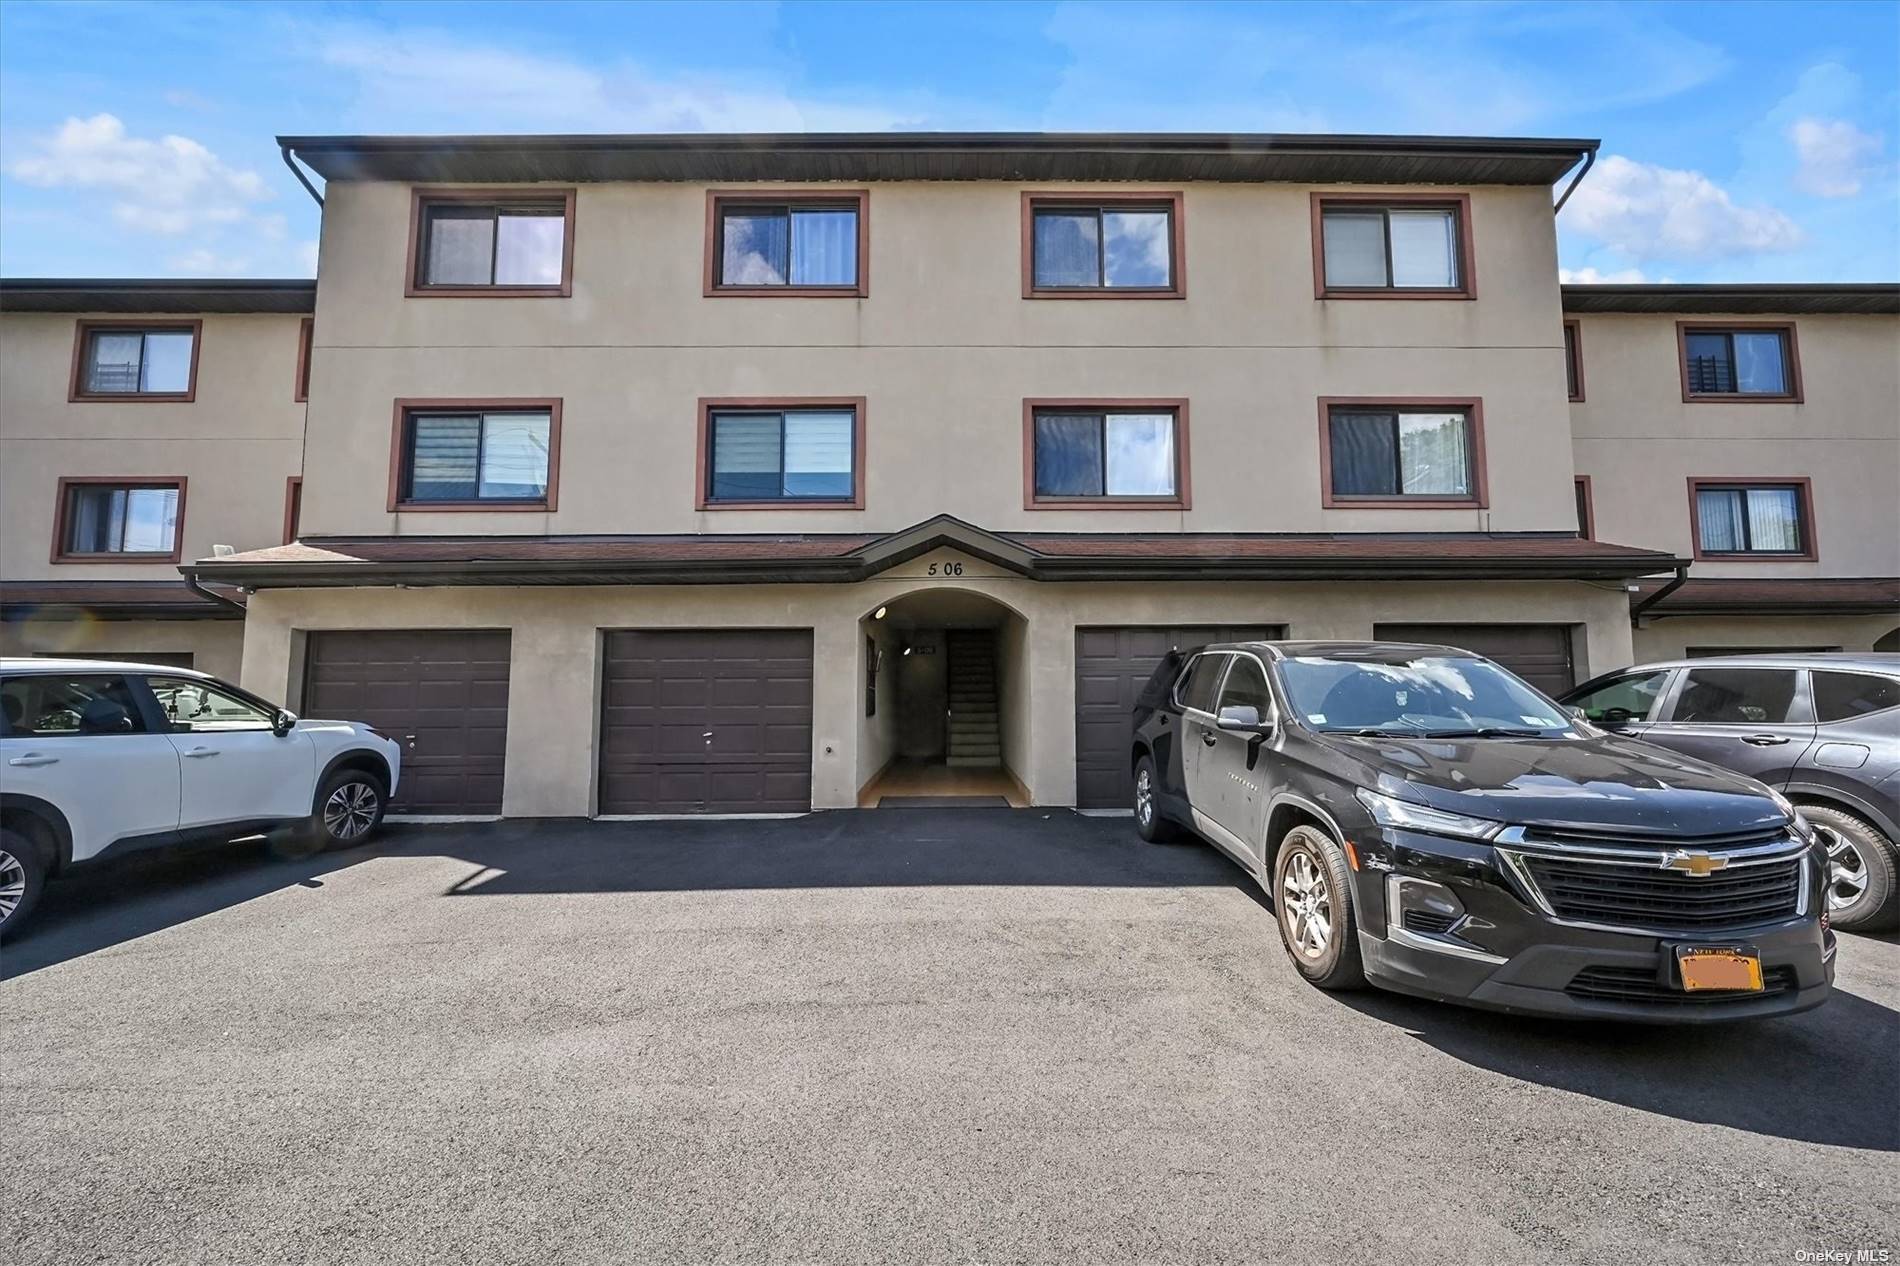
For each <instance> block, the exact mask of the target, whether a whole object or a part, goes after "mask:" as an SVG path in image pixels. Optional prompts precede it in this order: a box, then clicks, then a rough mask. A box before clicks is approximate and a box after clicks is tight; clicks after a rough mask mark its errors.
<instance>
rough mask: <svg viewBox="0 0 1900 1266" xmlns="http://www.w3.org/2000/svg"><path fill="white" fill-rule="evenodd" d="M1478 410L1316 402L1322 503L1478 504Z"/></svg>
mask: <svg viewBox="0 0 1900 1266" xmlns="http://www.w3.org/2000/svg"><path fill="white" fill-rule="evenodd" d="M1480 410H1481V406H1480V405H1479V403H1478V402H1477V401H1476V400H1455V401H1454V400H1416V399H1414V400H1395V401H1384V400H1326V401H1322V402H1321V404H1320V424H1321V427H1322V429H1323V431H1324V434H1323V435H1322V437H1321V438H1322V441H1323V443H1322V445H1321V449H1320V453H1321V458H1322V460H1321V466H1322V468H1323V476H1324V479H1325V486H1324V488H1323V489H1322V491H1323V493H1324V496H1323V498H1322V504H1324V505H1326V506H1329V507H1331V506H1339V507H1349V506H1358V505H1364V506H1401V507H1409V506H1414V505H1416V506H1425V507H1431V506H1482V505H1484V504H1485V490H1484V430H1483V423H1482V420H1481V412H1480Z"/></svg>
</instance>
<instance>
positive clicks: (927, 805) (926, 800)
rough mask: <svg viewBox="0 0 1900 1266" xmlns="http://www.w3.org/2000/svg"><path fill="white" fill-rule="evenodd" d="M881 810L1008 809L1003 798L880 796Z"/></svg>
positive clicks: (878, 802) (1007, 803) (879, 805)
mask: <svg viewBox="0 0 1900 1266" xmlns="http://www.w3.org/2000/svg"><path fill="white" fill-rule="evenodd" d="M877 807H878V808H880V809H1007V808H1009V801H1007V800H1005V799H1004V798H1003V797H1001V796H879V797H878V801H877Z"/></svg>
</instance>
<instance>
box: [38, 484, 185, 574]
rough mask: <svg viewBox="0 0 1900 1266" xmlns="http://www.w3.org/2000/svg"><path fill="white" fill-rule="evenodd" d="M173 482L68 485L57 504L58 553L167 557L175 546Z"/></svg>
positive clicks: (177, 495) (178, 497) (178, 495)
mask: <svg viewBox="0 0 1900 1266" xmlns="http://www.w3.org/2000/svg"><path fill="white" fill-rule="evenodd" d="M182 500H183V495H182V489H180V487H179V486H178V485H177V484H175V483H150V484H142V483H137V482H127V483H123V484H118V483H70V484H67V485H66V489H65V494H64V501H63V504H62V505H61V506H60V531H59V552H60V555H61V556H62V557H68V556H70V557H88V556H97V557H102V558H103V557H119V556H136V557H145V556H151V557H166V558H169V557H170V556H171V555H172V554H174V553H175V552H177V549H178V527H179V522H178V516H179V508H180V504H181V502H182Z"/></svg>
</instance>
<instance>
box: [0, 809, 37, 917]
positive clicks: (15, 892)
mask: <svg viewBox="0 0 1900 1266" xmlns="http://www.w3.org/2000/svg"><path fill="white" fill-rule="evenodd" d="M45 887H46V855H45V853H44V852H43V851H42V850H41V849H40V846H39V845H38V844H36V843H34V842H33V841H32V840H30V839H28V838H27V837H26V836H24V835H21V834H20V833H19V832H18V831H13V830H7V829H5V828H0V940H4V939H5V938H6V937H8V936H10V935H11V934H12V933H14V932H15V931H18V930H19V928H20V927H22V926H23V925H24V924H25V923H26V920H27V917H28V916H29V915H31V914H32V913H33V907H34V906H36V905H38V904H39V900H40V891H41V889H43V888H45Z"/></svg>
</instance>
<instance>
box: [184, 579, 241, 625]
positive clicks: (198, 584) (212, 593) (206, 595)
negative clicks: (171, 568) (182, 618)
mask: <svg viewBox="0 0 1900 1266" xmlns="http://www.w3.org/2000/svg"><path fill="white" fill-rule="evenodd" d="M179 570H181V571H185V569H184V568H180V569H179ZM185 588H187V589H189V590H191V591H192V592H193V593H195V594H197V595H198V596H199V597H200V598H203V599H204V600H205V601H206V602H210V603H213V604H215V605H217V606H221V607H229V608H230V609H231V610H233V611H236V612H237V613H238V614H239V615H244V614H246V609H245V606H244V604H243V603H242V602H239V601H238V600H237V599H236V598H230V597H226V596H225V595H224V594H221V593H219V592H217V591H216V590H215V589H212V588H210V587H208V586H207V585H206V584H205V583H204V582H203V581H202V580H199V579H198V577H197V576H196V575H194V574H193V573H192V572H190V571H185Z"/></svg>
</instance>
